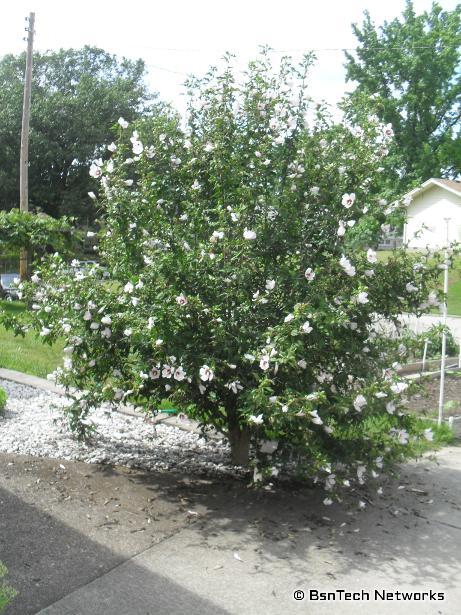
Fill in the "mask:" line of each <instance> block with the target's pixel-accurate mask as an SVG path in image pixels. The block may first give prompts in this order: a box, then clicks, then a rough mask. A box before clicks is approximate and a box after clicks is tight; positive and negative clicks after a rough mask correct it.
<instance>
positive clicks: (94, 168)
mask: <svg viewBox="0 0 461 615" xmlns="http://www.w3.org/2000/svg"><path fill="white" fill-rule="evenodd" d="M101 175H102V171H101V169H100V168H99V167H98V165H97V164H94V163H92V165H91V166H90V176H91V177H94V178H97V177H101Z"/></svg>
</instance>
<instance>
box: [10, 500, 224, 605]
mask: <svg viewBox="0 0 461 615" xmlns="http://www.w3.org/2000/svg"><path fill="white" fill-rule="evenodd" d="M0 510H1V515H0V558H1V560H2V561H3V562H4V563H5V565H6V566H7V567H8V569H9V574H8V580H9V582H10V584H11V585H12V586H13V587H14V588H15V589H16V590H17V591H18V592H19V593H18V596H17V597H16V598H15V599H14V600H13V602H12V603H11V604H10V605H9V606H8V607H6V609H5V611H3V612H2V615H33V614H35V613H38V612H39V611H41V609H44V608H46V607H47V606H48V605H53V603H54V602H56V601H58V600H60V599H61V598H62V597H64V596H66V595H67V594H69V593H70V592H73V591H75V590H77V589H78V588H81V587H83V586H85V588H84V590H82V591H83V593H84V594H85V603H84V604H78V605H77V606H78V609H76V605H75V602H74V603H73V604H72V601H71V603H70V605H69V606H66V605H64V604H59V603H58V604H57V605H55V606H50V607H49V609H46V612H48V611H49V612H50V613H53V614H55V615H75V614H76V613H78V614H79V615H109V614H110V615H117V613H127V612H139V613H144V614H145V615H150V614H151V615H153V614H154V613H162V614H165V615H169V614H171V615H177V614H181V613H184V614H186V613H197V614H199V613H200V614H204V615H226V614H227V611H225V610H223V609H221V608H220V607H219V606H217V605H215V604H212V603H211V602H209V601H207V600H205V599H203V598H201V597H199V596H197V595H196V594H194V593H193V592H191V591H189V590H186V589H184V588H183V587H181V586H180V585H179V584H177V583H175V582H174V581H171V580H170V579H166V578H164V577H162V575H161V574H156V573H153V572H152V571H150V570H147V569H146V568H145V567H143V566H140V565H139V564H137V563H135V562H133V561H131V560H129V561H128V562H126V563H125V564H124V572H123V574H124V579H125V580H126V582H127V585H123V586H120V587H117V586H116V585H112V584H107V585H106V584H104V585H102V586H98V583H97V579H98V578H99V577H101V576H102V575H104V574H106V573H108V572H109V571H112V572H111V574H115V573H117V572H118V571H119V570H120V568H119V566H120V564H122V563H123V562H124V560H125V559H126V558H123V557H121V556H120V555H119V554H116V553H114V552H113V551H111V550H110V549H108V548H106V547H104V546H103V545H101V544H98V543H96V542H94V541H92V540H90V539H89V538H88V537H86V536H85V535H84V534H82V533H81V532H78V531H76V530H75V529H73V528H71V527H69V526H68V525H66V524H65V523H62V522H61V521H58V520H57V519H56V518H55V517H53V516H52V515H50V514H48V513H46V512H43V511H42V510H40V509H38V508H36V507H35V506H31V505H30V504H27V503H26V502H24V501H23V500H22V499H20V498H18V497H17V496H16V495H13V494H12V493H10V492H9V491H7V490H5V489H0ZM95 579H96V581H94V582H93V583H91V584H90V585H88V586H87V585H86V584H87V583H90V582H91V581H93V580H95ZM114 595H115V598H114ZM76 599H77V600H78V598H76ZM114 600H116V604H117V605H119V610H117V611H116V612H114V611H113V609H112V608H111V607H110V606H109V602H110V604H112V605H113V604H114ZM85 605H86V606H85ZM133 608H135V609H136V610H135V611H133V610H130V609H133ZM108 609H110V610H108Z"/></svg>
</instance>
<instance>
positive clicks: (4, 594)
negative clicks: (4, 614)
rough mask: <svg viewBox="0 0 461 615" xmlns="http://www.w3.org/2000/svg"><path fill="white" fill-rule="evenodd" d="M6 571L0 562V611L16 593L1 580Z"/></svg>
mask: <svg viewBox="0 0 461 615" xmlns="http://www.w3.org/2000/svg"><path fill="white" fill-rule="evenodd" d="M7 572H8V570H7V569H6V566H4V564H2V562H0V611H3V609H4V608H5V607H6V606H7V605H8V604H10V602H11V601H12V600H13V598H14V597H15V596H16V595H17V593H18V592H17V591H16V590H15V589H13V588H12V587H11V586H10V585H7V584H6V583H5V581H4V580H3V578H4V577H5V575H6V573H7Z"/></svg>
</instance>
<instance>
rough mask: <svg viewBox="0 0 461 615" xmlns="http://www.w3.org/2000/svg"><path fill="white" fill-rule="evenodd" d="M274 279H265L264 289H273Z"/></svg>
mask: <svg viewBox="0 0 461 615" xmlns="http://www.w3.org/2000/svg"><path fill="white" fill-rule="evenodd" d="M274 288H275V280H266V290H274Z"/></svg>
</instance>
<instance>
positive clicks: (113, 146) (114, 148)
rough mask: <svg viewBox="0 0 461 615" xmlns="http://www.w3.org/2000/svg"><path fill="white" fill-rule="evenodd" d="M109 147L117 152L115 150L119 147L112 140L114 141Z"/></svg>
mask: <svg viewBox="0 0 461 615" xmlns="http://www.w3.org/2000/svg"><path fill="white" fill-rule="evenodd" d="M107 149H108V150H109V152H115V150H116V149H117V146H116V145H115V143H114V142H113V141H112V143H111V144H110V145H108V146H107Z"/></svg>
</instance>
